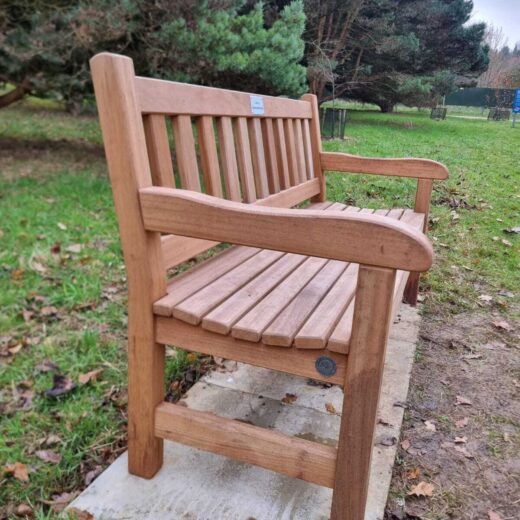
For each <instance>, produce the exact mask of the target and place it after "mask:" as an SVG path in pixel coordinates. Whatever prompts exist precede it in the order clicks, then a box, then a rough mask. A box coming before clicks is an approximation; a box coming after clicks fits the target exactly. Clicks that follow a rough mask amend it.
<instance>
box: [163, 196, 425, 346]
mask: <svg viewBox="0 0 520 520" xmlns="http://www.w3.org/2000/svg"><path fill="white" fill-rule="evenodd" d="M309 208H312V209H323V210H324V211H327V210H335V211H354V212H358V211H359V212H363V213H366V212H368V213H376V214H378V215H383V216H387V217H389V218H394V219H397V220H401V221H402V222H405V223H407V224H409V225H411V226H413V227H414V228H416V229H419V230H422V229H423V225H424V218H425V215H424V214H422V213H416V212H414V211H412V210H409V209H391V210H387V209H378V210H372V209H360V208H357V207H353V206H346V205H344V204H340V203H332V202H322V203H315V204H311V205H310V206H309ZM345 247H348V244H345ZM357 273H358V265H357V264H353V263H350V264H349V263H346V262H340V261H336V260H327V259H323V258H317V257H306V256H304V255H298V254H292V253H283V252H280V251H272V250H267V249H258V248H253V247H246V246H232V247H229V248H227V249H226V250H225V251H223V252H221V253H219V254H217V255H215V256H213V257H212V258H210V259H208V260H206V261H204V262H201V263H200V264H198V265H196V266H195V267H193V268H191V269H189V270H188V271H186V272H184V273H182V274H180V275H177V276H175V277H174V278H172V279H171V280H170V282H169V283H168V287H167V295H165V296H164V297H162V298H161V299H159V300H158V301H156V302H155V303H154V305H153V310H154V313H155V314H156V315H158V316H162V317H167V318H172V319H174V320H175V319H177V320H181V321H183V322H185V323H188V324H190V325H195V326H200V327H202V328H203V329H205V330H207V331H210V332H214V333H217V334H222V335H231V336H232V337H234V338H237V339H241V340H247V341H251V342H261V343H263V344H265V345H271V346H277V347H296V348H301V349H327V350H329V351H331V352H336V353H340V354H346V353H348V349H349V342H350V336H351V329H352V319H353V311H354V293H355V290H356V284H357ZM408 275H409V273H408V272H405V271H397V278H396V283H395V288H394V297H393V306H394V313H395V312H396V311H397V309H398V306H399V303H400V301H401V299H402V295H403V291H404V288H405V285H406V281H407V279H408Z"/></svg>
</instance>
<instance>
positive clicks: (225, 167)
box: [217, 117, 242, 201]
mask: <svg viewBox="0 0 520 520" xmlns="http://www.w3.org/2000/svg"><path fill="white" fill-rule="evenodd" d="M217 133H218V141H219V148H220V161H221V166H222V175H223V177H224V185H225V188H226V198H227V199H230V200H235V201H241V200H242V196H241V194H240V181H239V179H238V166H237V158H236V155H235V142H234V139H233V125H232V123H231V118H229V117H220V118H218V119H217Z"/></svg>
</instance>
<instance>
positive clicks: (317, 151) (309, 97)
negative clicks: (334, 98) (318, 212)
mask: <svg viewBox="0 0 520 520" xmlns="http://www.w3.org/2000/svg"><path fill="white" fill-rule="evenodd" d="M302 100H304V101H307V102H308V103H309V104H310V106H311V111H312V118H311V119H310V120H309V128H310V134H311V145H312V162H313V166H314V176H315V177H316V178H317V179H318V180H319V182H320V193H319V194H318V195H316V196H315V197H314V198H313V199H312V200H313V201H315V202H323V201H325V200H327V186H326V183H325V175H324V170H325V168H324V167H323V164H322V163H321V153H322V149H321V130H320V112H319V109H318V98H317V97H316V96H315V95H314V94H304V95H303V96H302Z"/></svg>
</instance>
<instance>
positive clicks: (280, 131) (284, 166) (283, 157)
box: [274, 119, 291, 190]
mask: <svg viewBox="0 0 520 520" xmlns="http://www.w3.org/2000/svg"><path fill="white" fill-rule="evenodd" d="M274 132H275V145H276V159H277V162H278V172H279V174H280V186H281V188H282V189H283V190H285V189H287V188H289V187H290V186H291V182H290V180H289V164H288V161H287V148H286V147H285V131H284V127H283V119H275V120H274Z"/></svg>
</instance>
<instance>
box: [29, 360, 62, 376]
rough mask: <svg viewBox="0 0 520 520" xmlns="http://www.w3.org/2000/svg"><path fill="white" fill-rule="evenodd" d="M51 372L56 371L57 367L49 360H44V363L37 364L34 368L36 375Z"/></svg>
mask: <svg viewBox="0 0 520 520" xmlns="http://www.w3.org/2000/svg"><path fill="white" fill-rule="evenodd" d="M51 370H58V365H56V364H55V363H53V362H52V361H51V360H50V359H46V360H45V361H43V362H41V363H38V364H37V365H36V366H35V367H34V371H35V372H36V373H39V372H50V371H51Z"/></svg>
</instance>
